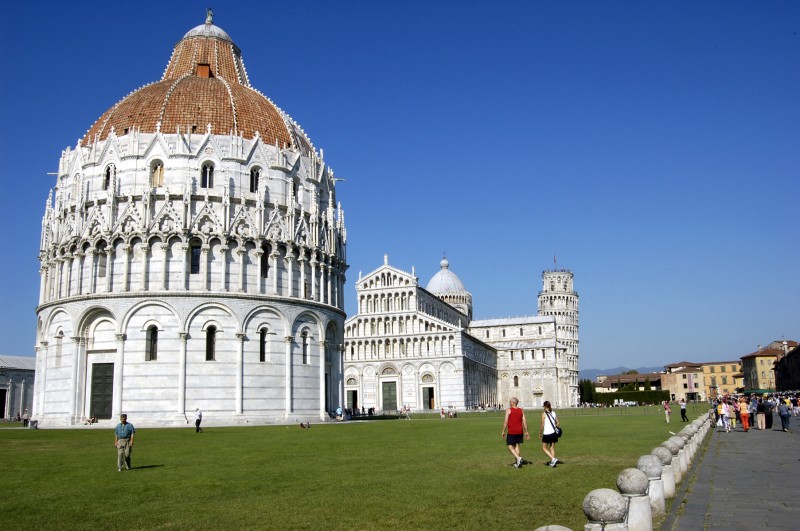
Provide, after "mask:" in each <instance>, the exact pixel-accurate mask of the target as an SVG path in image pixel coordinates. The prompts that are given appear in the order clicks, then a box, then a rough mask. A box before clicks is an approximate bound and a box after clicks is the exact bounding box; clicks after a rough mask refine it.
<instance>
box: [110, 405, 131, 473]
mask: <svg viewBox="0 0 800 531" xmlns="http://www.w3.org/2000/svg"><path fill="white" fill-rule="evenodd" d="M134 434H136V430H135V429H134V428H133V424H131V423H129V422H128V415H125V414H124V413H123V414H122V415H120V416H119V424H117V427H116V428H114V446H115V447H116V448H117V471H118V472H122V463H123V461H124V462H125V468H127V469H128V470H130V469H131V450H133V436H134Z"/></svg>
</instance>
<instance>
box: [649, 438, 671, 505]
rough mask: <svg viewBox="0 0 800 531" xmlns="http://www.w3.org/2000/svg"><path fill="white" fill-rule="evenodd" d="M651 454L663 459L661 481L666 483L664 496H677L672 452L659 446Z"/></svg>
mask: <svg viewBox="0 0 800 531" xmlns="http://www.w3.org/2000/svg"><path fill="white" fill-rule="evenodd" d="M650 454H651V455H653V456H655V457H656V458H658V460H659V461H661V481H662V482H663V483H664V498H674V497H675V472H673V468H672V452H670V451H669V450H667V449H666V448H664V447H663V446H659V447H658V448H653V451H652V452H650Z"/></svg>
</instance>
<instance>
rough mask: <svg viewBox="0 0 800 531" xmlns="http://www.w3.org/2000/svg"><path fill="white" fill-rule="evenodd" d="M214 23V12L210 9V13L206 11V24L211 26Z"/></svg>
mask: <svg viewBox="0 0 800 531" xmlns="http://www.w3.org/2000/svg"><path fill="white" fill-rule="evenodd" d="M213 22H214V12H213V11H211V8H210V7H209V8H208V11H206V24H211V23H213Z"/></svg>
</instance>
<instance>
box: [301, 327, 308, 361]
mask: <svg viewBox="0 0 800 531" xmlns="http://www.w3.org/2000/svg"><path fill="white" fill-rule="evenodd" d="M300 337H301V338H302V339H301V341H302V347H303V365H308V332H306V331H305V330H304V331H303V333H302V334H300Z"/></svg>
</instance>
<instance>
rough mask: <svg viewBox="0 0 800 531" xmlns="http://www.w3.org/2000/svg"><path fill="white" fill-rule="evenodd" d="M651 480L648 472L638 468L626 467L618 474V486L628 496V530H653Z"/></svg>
mask: <svg viewBox="0 0 800 531" xmlns="http://www.w3.org/2000/svg"><path fill="white" fill-rule="evenodd" d="M649 487H650V481H649V480H648V479H647V474H645V473H644V472H642V471H641V470H639V469H638V468H626V469H625V470H623V471H622V472H620V473H619V476H617V488H618V489H619V492H620V493H621V494H622V496H623V497H625V498H628V518H627V519H626V523H627V524H628V531H652V530H653V509H652V508H651V507H650V497H649V496H648V495H647V490H648V488H649Z"/></svg>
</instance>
